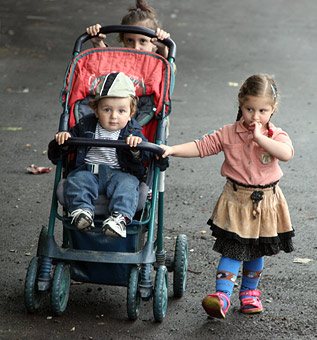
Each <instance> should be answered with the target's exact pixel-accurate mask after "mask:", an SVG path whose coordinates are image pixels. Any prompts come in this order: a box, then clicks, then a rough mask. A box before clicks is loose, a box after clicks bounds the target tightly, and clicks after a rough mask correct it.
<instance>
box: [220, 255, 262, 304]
mask: <svg viewBox="0 0 317 340" xmlns="http://www.w3.org/2000/svg"><path fill="white" fill-rule="evenodd" d="M240 263H241V261H238V260H234V259H231V258H229V257H225V256H222V258H221V259H220V262H219V265H218V270H217V278H216V291H217V292H222V293H224V294H226V295H227V296H228V298H229V300H230V298H231V294H232V291H233V287H234V284H235V281H236V279H237V276H238V273H239V268H240ZM263 265H264V259H263V257H259V258H257V259H255V260H251V261H243V276H242V282H241V288H240V292H243V291H246V290H254V289H256V288H257V286H258V283H259V281H260V277H261V273H262V270H263ZM244 297H245V296H244ZM223 300H224V303H225V304H224V306H223V309H225V308H226V307H227V301H226V300H225V299H223Z"/></svg>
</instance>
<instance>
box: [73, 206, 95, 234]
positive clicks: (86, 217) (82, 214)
mask: <svg viewBox="0 0 317 340" xmlns="http://www.w3.org/2000/svg"><path fill="white" fill-rule="evenodd" d="M70 216H71V217H72V222H71V223H72V224H73V223H74V224H75V226H76V228H77V229H79V230H89V229H91V228H92V227H94V221H93V218H92V214H91V212H90V211H89V210H84V209H76V210H74V211H72V212H71V214H70Z"/></svg>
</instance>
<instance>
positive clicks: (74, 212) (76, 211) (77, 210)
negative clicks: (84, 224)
mask: <svg viewBox="0 0 317 340" xmlns="http://www.w3.org/2000/svg"><path fill="white" fill-rule="evenodd" d="M80 214H85V215H88V216H89V217H90V218H92V216H91V214H90V212H89V211H88V210H83V209H76V210H74V211H72V212H71V213H70V216H71V217H72V221H71V223H74V221H75V220H76V218H77V217H78V215H80Z"/></svg>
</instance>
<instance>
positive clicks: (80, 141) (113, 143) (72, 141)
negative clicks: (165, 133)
mask: <svg viewBox="0 0 317 340" xmlns="http://www.w3.org/2000/svg"><path fill="white" fill-rule="evenodd" d="M64 144H65V145H71V146H79V145H80V146H97V147H98V146H99V147H106V148H122V149H130V148H131V147H130V145H129V144H127V143H126V142H125V141H124V140H105V139H90V138H78V137H72V138H69V139H67V140H66V141H65V142H64ZM133 149H137V150H145V151H149V152H152V153H155V154H156V155H158V156H162V155H163V153H164V150H163V149H162V148H161V147H160V146H159V145H157V144H154V143H149V142H141V143H140V144H138V145H137V146H136V147H133Z"/></svg>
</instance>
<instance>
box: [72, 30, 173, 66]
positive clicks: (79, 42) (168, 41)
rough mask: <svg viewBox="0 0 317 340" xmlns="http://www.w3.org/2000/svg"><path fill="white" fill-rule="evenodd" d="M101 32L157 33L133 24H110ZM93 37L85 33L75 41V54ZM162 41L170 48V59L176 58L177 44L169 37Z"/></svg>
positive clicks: (151, 36)
mask: <svg viewBox="0 0 317 340" xmlns="http://www.w3.org/2000/svg"><path fill="white" fill-rule="evenodd" d="M100 33H102V34H108V33H134V34H141V35H146V36H147V37H150V38H155V37H156V34H155V31H153V30H151V29H149V28H145V27H140V26H131V25H109V26H103V27H101V28H100ZM91 38H94V37H93V36H91V35H89V34H87V33H83V34H82V35H81V36H79V37H78V38H77V40H76V42H75V46H74V50H73V55H75V54H78V53H79V52H80V51H81V50H82V46H83V44H84V43H85V42H86V41H88V40H90V39H91ZM160 42H161V43H163V44H164V45H166V46H167V47H168V48H169V51H168V57H167V58H168V59H169V58H173V59H174V60H175V57H176V44H175V42H174V41H173V40H172V39H171V38H167V39H164V40H160Z"/></svg>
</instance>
